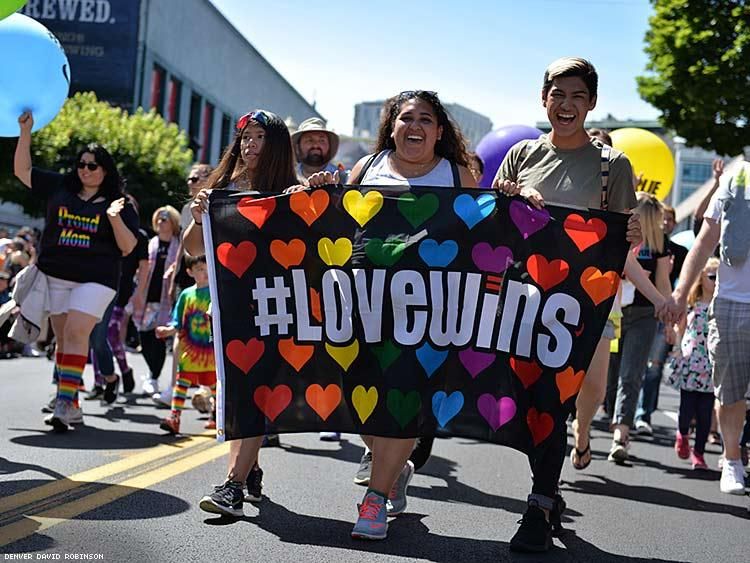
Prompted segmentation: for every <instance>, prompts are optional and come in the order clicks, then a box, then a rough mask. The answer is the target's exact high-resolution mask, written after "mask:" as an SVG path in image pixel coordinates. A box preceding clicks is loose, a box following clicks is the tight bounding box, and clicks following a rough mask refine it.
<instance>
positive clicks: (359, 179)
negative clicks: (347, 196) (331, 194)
mask: <svg viewBox="0 0 750 563" xmlns="http://www.w3.org/2000/svg"><path fill="white" fill-rule="evenodd" d="M378 154H380V153H377V152H375V153H372V154H371V155H370V158H368V159H367V161H366V162H365V164H364V166H362V170H360V171H359V174H358V175H357V177H356V178H355V179H354V180H353V181H352V182H351V183H352V184H356V185H359V184H361V183H362V180H363V179H364V177H365V174H367V171H368V170H369V169H370V166H372V163H373V162H374V160H375V158H377V156H378Z"/></svg>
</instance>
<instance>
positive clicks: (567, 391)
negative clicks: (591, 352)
mask: <svg viewBox="0 0 750 563" xmlns="http://www.w3.org/2000/svg"><path fill="white" fill-rule="evenodd" d="M585 375H586V372H585V371H583V370H581V371H578V372H576V371H574V370H573V368H571V367H568V368H566V369H565V370H563V371H561V372H558V373H557V375H555V382H556V383H557V388H558V390H559V391H560V402H561V403H564V402H565V401H567V400H568V399H570V398H571V397H572V396H573V395H575V394H576V393H578V391H579V390H580V389H581V384H582V383H583V378H584V376H585Z"/></svg>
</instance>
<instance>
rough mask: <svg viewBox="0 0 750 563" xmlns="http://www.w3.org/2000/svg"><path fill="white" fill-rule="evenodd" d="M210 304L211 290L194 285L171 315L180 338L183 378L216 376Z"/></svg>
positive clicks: (178, 300)
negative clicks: (214, 374)
mask: <svg viewBox="0 0 750 563" xmlns="http://www.w3.org/2000/svg"><path fill="white" fill-rule="evenodd" d="M210 304H211V295H210V294H209V291H208V287H201V288H198V287H196V286H194V285H193V286H191V287H188V288H187V289H185V290H183V291H182V293H180V297H179V298H178V299H177V304H176V305H175V307H174V310H173V311H172V326H174V327H175V328H176V329H177V333H178V335H179V337H180V358H179V361H178V363H177V372H178V375H179V376H180V377H187V378H190V379H194V378H196V377H197V378H201V376H205V375H206V374H209V373H211V374H213V373H215V370H216V364H215V362H214V348H213V342H212V340H211V320H210V318H209V316H208V306H209V305H210Z"/></svg>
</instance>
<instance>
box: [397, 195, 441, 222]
mask: <svg viewBox="0 0 750 563" xmlns="http://www.w3.org/2000/svg"><path fill="white" fill-rule="evenodd" d="M438 207H440V199H439V198H438V196H436V195H435V194H425V195H423V196H422V197H417V196H415V195H414V194H412V193H408V194H404V195H402V196H401V197H399V198H398V210H399V211H400V212H401V215H403V216H404V217H406V220H407V221H409V223H411V226H412V227H414V228H415V229H416V228H417V227H419V226H420V225H421V224H422V223H424V222H425V221H427V219H429V218H430V217H432V216H433V215H435V213H437V210H438Z"/></svg>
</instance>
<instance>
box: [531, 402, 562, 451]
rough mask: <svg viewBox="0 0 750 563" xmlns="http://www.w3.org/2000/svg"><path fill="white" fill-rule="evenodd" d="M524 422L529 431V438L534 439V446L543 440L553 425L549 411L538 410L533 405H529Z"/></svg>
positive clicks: (550, 431)
mask: <svg viewBox="0 0 750 563" xmlns="http://www.w3.org/2000/svg"><path fill="white" fill-rule="evenodd" d="M526 424H527V425H528V427H529V430H530V431H531V439H532V440H534V445H535V446H538V445H539V444H541V443H542V442H544V440H546V439H547V437H548V436H549V435H550V434H551V433H552V429H553V428H554V427H555V421H554V420H553V419H552V416H550V414H549V413H546V412H539V411H537V410H536V409H535V408H534V407H531V408H530V409H529V411H528V413H527V414H526Z"/></svg>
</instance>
